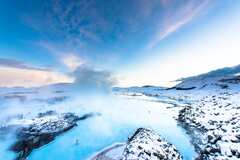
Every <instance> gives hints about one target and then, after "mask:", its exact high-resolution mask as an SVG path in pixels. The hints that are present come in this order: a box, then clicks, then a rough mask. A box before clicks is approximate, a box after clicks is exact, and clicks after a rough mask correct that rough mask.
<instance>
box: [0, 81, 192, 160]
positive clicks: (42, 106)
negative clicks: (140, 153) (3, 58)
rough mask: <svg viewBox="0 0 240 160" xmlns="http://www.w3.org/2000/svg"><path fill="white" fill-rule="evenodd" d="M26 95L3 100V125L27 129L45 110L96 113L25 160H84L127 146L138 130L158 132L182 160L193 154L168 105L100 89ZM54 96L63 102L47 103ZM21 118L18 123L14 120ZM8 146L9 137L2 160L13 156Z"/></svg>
mask: <svg viewBox="0 0 240 160" xmlns="http://www.w3.org/2000/svg"><path fill="white" fill-rule="evenodd" d="M60 91H61V92H60ZM24 95H25V99H24V100H21V99H14V100H12V99H11V100H6V101H5V102H4V103H3V104H2V105H1V109H2V111H3V112H2V114H0V120H1V123H2V124H5V123H8V124H11V125H19V124H23V123H26V124H27V123H28V120H31V119H32V118H34V117H36V116H37V114H38V113H43V112H46V111H49V110H53V111H56V112H57V113H67V112H72V113H75V114H76V115H79V116H81V115H84V114H87V113H95V116H94V117H91V118H89V119H86V120H83V121H79V122H78V126H77V127H75V128H73V129H72V130H70V131H68V132H66V133H64V134H62V135H60V136H58V137H56V139H55V140H54V141H53V142H51V143H49V144H47V145H45V146H43V147H41V148H39V149H36V150H34V151H33V152H32V153H31V154H30V156H29V160H42V159H45V160H52V159H61V160H69V159H71V160H75V159H76V160H77V159H88V158H90V157H91V156H93V155H94V154H95V153H96V152H99V151H101V150H102V149H104V148H105V147H108V146H109V145H112V144H114V143H118V142H126V141H127V138H128V137H129V136H131V135H132V134H133V133H134V131H136V129H137V128H139V127H147V128H151V129H154V130H155V131H157V132H158V133H159V134H160V135H161V136H162V137H163V138H166V139H167V140H168V141H169V142H171V143H173V144H174V145H175V146H176V147H177V149H178V150H179V151H180V152H181V153H182V155H183V156H184V158H185V159H186V160H188V159H192V157H193V156H194V155H195V152H194V149H193V146H192V145H191V144H190V142H189V137H188V136H187V135H186V134H185V132H184V131H183V130H182V129H181V128H180V127H179V126H177V123H176V121H175V120H174V118H173V117H174V116H177V111H176V110H174V109H167V108H166V107H167V106H169V104H163V103H157V102H153V101H151V99H149V101H146V100H141V97H140V98H139V99H133V98H126V97H120V96H116V95H114V94H113V93H112V92H109V91H106V90H101V89H98V90H88V91H86V90H82V89H81V87H79V86H77V85H70V86H64V87H63V86H57V87H56V86H55V87H53V88H49V87H46V88H40V89H38V91H37V92H34V94H24ZM56 97H67V98H66V99H64V100H63V101H56V102H55V101H53V102H52V101H50V100H52V99H53V100H54V98H56ZM3 113H5V114H3ZM19 116H20V117H21V119H20V120H19V119H18V118H16V117H19ZM12 131H14V130H12ZM13 133H14V132H13ZM76 142H77V143H76ZM11 143H13V140H12V139H11V140H10V139H8V138H7V139H6V141H1V142H0V145H1V149H0V153H2V154H1V155H3V156H5V157H6V158H5V160H8V159H9V160H11V159H13V158H12V157H13V156H14V154H13V153H10V152H9V151H7V149H8V148H9V146H10V144H11ZM2 146H3V147H2ZM11 155H12V156H11Z"/></svg>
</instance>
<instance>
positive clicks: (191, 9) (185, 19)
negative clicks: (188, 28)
mask: <svg viewBox="0 0 240 160" xmlns="http://www.w3.org/2000/svg"><path fill="white" fill-rule="evenodd" d="M161 2H162V3H163V5H164V7H165V10H166V11H165V16H164V19H163V20H159V29H158V30H157V33H156V36H154V37H153V39H152V40H151V41H150V42H149V43H148V44H147V47H146V48H147V49H151V48H153V47H154V46H156V45H157V44H158V43H159V42H160V41H161V40H163V39H164V38H166V37H167V36H169V35H170V34H172V33H174V32H176V31H177V30H178V29H180V28H181V27H183V26H184V25H185V24H187V23H189V22H190V21H191V20H193V19H194V18H195V17H197V16H198V15H199V14H200V13H201V12H203V11H204V8H206V7H207V6H208V4H210V0H202V1H194V0H193V1H187V2H186V3H183V4H182V5H180V6H178V7H176V8H175V9H174V10H172V9H173V6H171V0H162V1H161ZM173 4H174V3H173Z"/></svg>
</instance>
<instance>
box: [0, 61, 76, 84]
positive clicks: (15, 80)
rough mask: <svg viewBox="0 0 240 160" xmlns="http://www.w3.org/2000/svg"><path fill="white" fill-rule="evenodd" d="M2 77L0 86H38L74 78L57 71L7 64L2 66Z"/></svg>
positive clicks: (70, 80)
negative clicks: (8, 65) (16, 66)
mask: <svg viewBox="0 0 240 160" xmlns="http://www.w3.org/2000/svg"><path fill="white" fill-rule="evenodd" d="M0 77H1V79H0V87H36V86H43V85H49V84H55V83H71V82H73V78H71V77H69V76H67V75H64V74H62V73H59V72H55V71H50V70H37V69H26V68H14V67H6V66H0Z"/></svg>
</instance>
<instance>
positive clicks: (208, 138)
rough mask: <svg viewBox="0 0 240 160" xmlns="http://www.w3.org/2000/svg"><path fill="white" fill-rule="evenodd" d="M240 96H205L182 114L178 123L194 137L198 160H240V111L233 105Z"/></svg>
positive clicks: (239, 108) (222, 93) (181, 112)
mask: <svg viewBox="0 0 240 160" xmlns="http://www.w3.org/2000/svg"><path fill="white" fill-rule="evenodd" d="M238 96H239V94H238V93H229V92H220V93H219V94H213V95H208V96H204V97H202V98H201V99H200V100H199V101H197V102H195V103H193V104H192V106H188V107H185V108H184V109H182V110H181V111H180V113H179V117H178V121H179V123H180V125H181V126H183V128H185V129H186V130H187V131H188V132H189V134H190V135H191V136H192V142H193V144H194V146H195V148H196V150H197V151H198V153H199V157H198V158H197V159H198V160H201V159H204V160H222V159H239V158H240V107H239V106H238V105H237V104H238V103H232V102H234V100H233V99H235V100H237V97H238ZM210 107H211V108H210Z"/></svg>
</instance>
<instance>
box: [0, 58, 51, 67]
mask: <svg viewBox="0 0 240 160" xmlns="http://www.w3.org/2000/svg"><path fill="white" fill-rule="evenodd" d="M0 66H4V67H11V68H19V69H34V70H47V69H43V68H37V67H32V66H30V65H27V64H26V63H24V62H22V61H18V60H15V59H8V58H0Z"/></svg>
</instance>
